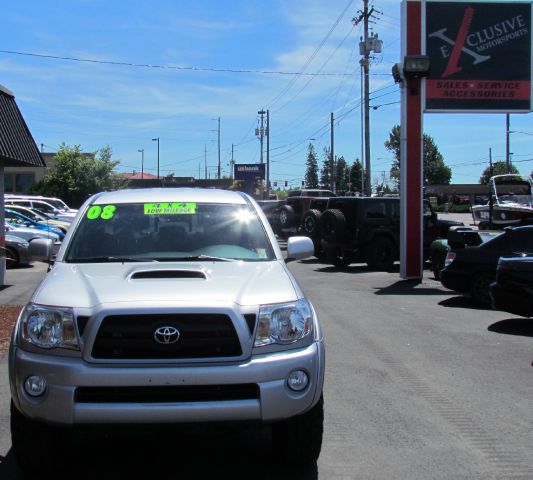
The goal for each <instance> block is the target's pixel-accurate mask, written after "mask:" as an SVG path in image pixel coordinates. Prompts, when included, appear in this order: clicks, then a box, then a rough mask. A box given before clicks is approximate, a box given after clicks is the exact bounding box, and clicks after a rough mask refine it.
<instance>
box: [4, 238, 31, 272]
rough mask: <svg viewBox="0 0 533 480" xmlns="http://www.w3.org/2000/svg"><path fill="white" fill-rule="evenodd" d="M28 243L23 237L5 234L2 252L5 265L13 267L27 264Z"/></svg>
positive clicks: (28, 258)
mask: <svg viewBox="0 0 533 480" xmlns="http://www.w3.org/2000/svg"><path fill="white" fill-rule="evenodd" d="M29 245H30V244H29V243H28V242H27V241H26V240H24V239H23V238H20V237H16V236H15V235H6V236H5V245H4V252H5V256H6V267H7V268H15V267H19V266H20V265H27V264H29V263H30V257H29V255H28V246H29Z"/></svg>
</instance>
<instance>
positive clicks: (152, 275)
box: [130, 270, 207, 280]
mask: <svg viewBox="0 0 533 480" xmlns="http://www.w3.org/2000/svg"><path fill="white" fill-rule="evenodd" d="M160 278H201V279H202V280H207V277H206V276H205V273H204V272H202V271H199V270H145V271H140V272H135V273H134V274H132V275H131V277H130V279H131V280H141V279H160Z"/></svg>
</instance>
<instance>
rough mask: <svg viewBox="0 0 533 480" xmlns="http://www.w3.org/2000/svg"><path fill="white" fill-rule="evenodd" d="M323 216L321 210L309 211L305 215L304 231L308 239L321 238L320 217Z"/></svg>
mask: <svg viewBox="0 0 533 480" xmlns="http://www.w3.org/2000/svg"><path fill="white" fill-rule="evenodd" d="M321 216H322V212H321V211H320V210H315V209H311V210H307V212H305V213H304V216H303V219H302V231H303V233H305V234H306V235H307V236H308V237H311V238H315V237H318V236H320V228H319V225H320V217H321Z"/></svg>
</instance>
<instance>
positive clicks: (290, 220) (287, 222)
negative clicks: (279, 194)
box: [279, 205, 296, 228]
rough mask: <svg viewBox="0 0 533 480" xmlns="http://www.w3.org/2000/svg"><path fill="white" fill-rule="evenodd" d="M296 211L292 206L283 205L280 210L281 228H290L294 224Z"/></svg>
mask: <svg viewBox="0 0 533 480" xmlns="http://www.w3.org/2000/svg"><path fill="white" fill-rule="evenodd" d="M295 217H296V215H295V214H294V209H293V208H292V207H291V206H290V205H282V207H281V208H280V210H279V224H280V226H281V228H290V227H292V226H293V224H294V219H295Z"/></svg>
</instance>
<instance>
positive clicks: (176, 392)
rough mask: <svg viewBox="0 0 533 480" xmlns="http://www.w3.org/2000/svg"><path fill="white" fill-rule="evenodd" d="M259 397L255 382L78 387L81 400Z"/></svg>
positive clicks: (190, 399) (109, 401) (85, 401)
mask: <svg viewBox="0 0 533 480" xmlns="http://www.w3.org/2000/svg"><path fill="white" fill-rule="evenodd" d="M258 398H259V387H258V386H257V384H255V383H245V384H238V385H185V386H181V385H180V386H161V387H78V388H77V389H76V396H75V400H76V402H77V403H180V402H216V401H230V400H250V399H258Z"/></svg>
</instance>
